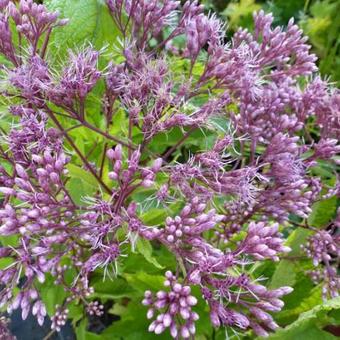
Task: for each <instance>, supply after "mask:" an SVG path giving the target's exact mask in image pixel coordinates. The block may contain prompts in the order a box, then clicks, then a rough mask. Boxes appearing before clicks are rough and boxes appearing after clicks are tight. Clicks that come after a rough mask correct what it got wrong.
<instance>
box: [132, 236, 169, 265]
mask: <svg viewBox="0 0 340 340" xmlns="http://www.w3.org/2000/svg"><path fill="white" fill-rule="evenodd" d="M136 247H137V250H138V252H139V253H140V254H142V255H143V256H144V257H145V259H146V260H147V261H148V262H150V263H152V264H153V265H154V266H155V267H157V268H159V269H162V268H164V267H163V266H162V265H160V264H159V263H158V261H157V260H156V259H155V258H154V257H153V256H152V246H151V243H150V242H149V241H148V240H145V239H143V238H139V239H138V241H137V244H136Z"/></svg>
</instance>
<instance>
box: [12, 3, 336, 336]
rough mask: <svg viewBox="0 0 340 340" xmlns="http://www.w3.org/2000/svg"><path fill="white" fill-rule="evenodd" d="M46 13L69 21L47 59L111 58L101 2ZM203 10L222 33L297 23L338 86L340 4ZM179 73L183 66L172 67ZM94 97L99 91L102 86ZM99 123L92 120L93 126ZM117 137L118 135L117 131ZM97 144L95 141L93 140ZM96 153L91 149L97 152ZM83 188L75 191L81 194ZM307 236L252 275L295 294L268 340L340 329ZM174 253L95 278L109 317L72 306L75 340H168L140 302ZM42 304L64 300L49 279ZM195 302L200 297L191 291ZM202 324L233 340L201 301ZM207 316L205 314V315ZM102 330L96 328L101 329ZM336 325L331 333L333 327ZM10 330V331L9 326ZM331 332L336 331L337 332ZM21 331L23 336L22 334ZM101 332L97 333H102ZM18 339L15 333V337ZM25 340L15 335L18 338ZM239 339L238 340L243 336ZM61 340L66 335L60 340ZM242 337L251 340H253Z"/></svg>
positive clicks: (323, 212) (327, 174)
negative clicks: (80, 51)
mask: <svg viewBox="0 0 340 340" xmlns="http://www.w3.org/2000/svg"><path fill="white" fill-rule="evenodd" d="M43 2H44V4H46V5H47V6H48V7H49V8H50V9H53V10H59V11H60V13H61V16H62V17H66V18H69V19H70V23H69V25H67V26H66V27H63V28H62V29H59V30H56V32H55V33H54V35H53V40H52V41H53V45H52V52H50V57H51V58H55V60H56V62H57V60H59V59H62V58H63V56H64V55H65V53H66V51H67V48H73V47H75V46H79V45H82V44H83V43H84V42H90V43H92V44H93V46H94V47H95V48H96V49H101V48H103V47H104V46H106V49H107V50H106V51H107V55H109V54H112V53H113V54H114V53H115V50H114V44H115V43H116V42H117V32H116V31H115V30H114V27H113V25H112V22H111V18H110V16H109V14H108V12H107V9H106V7H105V5H104V2H103V1H101V0H46V1H43ZM202 3H204V5H205V6H206V10H207V12H208V11H214V12H216V13H217V15H218V16H220V17H221V18H224V19H225V20H226V21H227V23H228V32H227V35H228V36H230V35H231V33H232V32H233V31H234V30H236V29H237V27H239V26H242V27H247V28H249V29H251V28H252V27H251V25H252V19H251V18H252V12H253V11H255V10H259V9H261V8H262V9H264V10H265V11H266V12H269V11H270V12H273V14H274V17H275V20H276V21H275V24H277V25H286V24H287V22H288V20H289V18H290V17H294V18H295V19H296V21H297V22H298V24H299V26H300V27H301V28H302V29H303V30H304V32H305V33H306V34H307V35H308V36H309V38H310V43H311V44H312V46H313V50H314V52H315V53H316V54H317V55H318V57H319V67H320V71H321V74H322V76H323V77H327V78H328V77H329V80H330V81H331V82H333V83H334V84H335V85H336V86H338V87H339V86H340V34H339V32H340V1H337V0H325V1H309V0H306V1H305V0H277V1H254V0H241V1H225V0H203V1H202ZM176 67H183V65H176ZM95 91H100V88H98V89H96V90H95ZM99 105H100V103H97V102H96V100H95V96H93V102H92V103H91V106H90V108H91V109H92V110H93V112H95V111H96V110H97V109H98V106H99ZM94 123H96V122H94ZM114 128H115V129H117V130H119V129H122V130H123V129H126V128H127V127H126V126H124V124H123V120H122V121H119V116H118V117H117V121H116V124H115V127H114ZM116 133H119V131H116ZM73 137H74V138H75V140H76V141H77V139H78V141H77V143H78V144H82V145H83V148H84V150H85V151H86V149H88V148H89V147H90V146H91V145H93V144H94V143H97V144H98V143H101V141H100V140H99V139H96V140H93V138H94V137H93V135H86V131H85V130H84V131H81V130H80V131H79V130H78V131H77V133H76V134H74V136H73ZM197 137H199V136H196V135H193V136H192V137H191V138H189V139H188V141H187V142H186V145H185V148H184V152H185V149H187V150H190V148H195V147H197V143H198V142H197V141H198V140H199V139H198V138H197ZM96 138H98V137H97V136H96ZM176 139H177V135H176V131H174V132H172V133H171V134H170V135H168V136H161V137H160V138H159V140H158V141H157V148H158V151H162V150H159V148H164V149H165V148H166V147H167V144H172V143H173V140H176ZM94 152H95V151H94ZM69 170H70V172H71V174H72V173H73V174H74V175H76V176H77V177H78V179H77V182H73V183H70V188H69V189H70V191H71V192H73V193H74V195H76V196H78V197H79V199H80V197H81V196H83V195H84V194H86V193H88V192H89V191H91V185H92V182H91V181H92V179H91V177H88V176H84V173H82V172H81V171H82V169H81V168H78V167H77V166H73V167H71V168H70V169H69ZM318 171H320V173H321V174H322V176H323V178H324V180H325V181H329V182H330V183H331V182H333V181H334V179H335V178H334V174H333V173H332V172H331V171H330V170H329V169H327V167H323V166H322V165H321V166H320V168H319V170H318ZM79 188H80V189H79ZM135 199H136V200H138V199H139V200H141V201H142V200H143V199H144V196H143V193H139V197H135ZM337 206H339V202H338V201H337V199H336V198H331V199H329V200H326V201H323V202H320V203H318V204H317V205H315V207H314V212H313V214H312V216H311V217H310V220H309V221H308V222H309V224H310V225H313V226H315V227H320V228H321V227H322V226H324V225H326V224H327V223H328V222H329V220H331V219H332V218H333V217H334V215H335V212H336V208H337ZM161 213H162V212H161V211H157V209H153V210H151V212H148V214H147V215H146V216H145V220H146V221H148V222H153V223H157V220H162V219H163V218H164V216H162V215H161ZM307 237H308V231H307V230H303V229H297V230H295V231H293V232H292V233H291V235H290V237H289V238H288V241H287V244H288V245H289V246H290V247H291V248H292V249H293V251H292V252H291V253H290V254H289V255H288V257H287V258H286V259H285V260H283V261H281V262H280V263H279V264H278V265H276V264H274V263H272V262H268V263H265V264H263V265H262V264H261V265H260V266H259V267H258V268H255V270H256V272H257V275H263V276H265V277H267V278H268V280H269V286H270V287H271V288H276V287H278V286H282V285H290V286H293V287H294V292H293V293H292V294H290V295H289V296H288V297H286V299H285V303H286V305H285V307H284V309H283V310H282V311H281V312H280V313H279V314H278V315H277V316H276V320H277V322H278V323H279V325H280V326H281V327H283V328H282V329H281V330H279V331H278V332H277V333H276V334H274V335H272V336H271V337H270V339H282V340H297V339H311V340H318V339H320V340H321V339H322V340H328V339H336V338H337V336H336V335H335V334H336V331H337V330H336V328H334V326H335V327H336V326H337V325H338V327H339V325H340V298H337V299H333V300H331V301H328V302H326V303H324V302H323V301H322V299H321V288H320V287H319V286H316V287H315V286H314V285H313V284H312V282H311V280H310V279H309V277H308V276H307V275H306V274H305V271H306V270H308V269H309V268H311V263H310V261H309V260H305V259H304V258H303V257H302V256H303V255H302V253H301V250H300V244H301V242H302V241H303V240H304V239H306V238H307ZM172 261H173V260H172V257H171V254H169V253H166V252H165V251H164V250H160V249H154V250H152V248H151V246H150V245H149V244H148V243H144V242H140V243H139V244H138V246H137V252H136V253H135V254H132V255H131V256H129V257H128V258H127V259H126V260H125V261H124V264H123V267H124V268H122V272H124V274H123V276H121V277H119V278H117V279H115V280H114V281H110V280H107V281H105V282H103V281H102V278H101V276H99V275H98V276H94V277H93V278H92V285H93V286H94V288H95V292H96V293H95V294H96V298H98V299H100V300H101V301H102V302H103V303H104V304H105V306H106V309H107V312H108V313H107V314H108V315H109V316H107V315H106V316H105V319H102V320H93V319H92V320H89V319H87V318H86V317H84V314H83V310H82V308H80V307H79V306H77V305H74V306H73V307H72V308H71V310H70V317H71V318H72V322H71V323H72V326H73V327H74V328H75V333H76V338H77V339H79V340H85V339H86V340H95V339H104V340H105V339H110V340H114V339H128V340H137V339H143V340H144V339H154V338H157V339H167V335H163V336H155V335H154V334H151V333H148V332H147V327H148V320H147V319H146V317H145V312H146V310H145V307H143V306H142V305H141V303H140V301H141V299H142V296H143V293H144V291H145V290H146V289H152V290H158V289H160V288H161V287H162V281H163V276H161V274H162V273H163V271H164V270H162V268H164V267H165V265H166V267H167V268H171V267H172V265H171V263H172ZM41 291H42V292H43V294H42V295H43V297H44V302H45V303H46V306H47V307H48V312H49V313H52V312H53V308H54V306H55V304H56V302H57V301H60V299H62V296H63V294H64V292H63V291H62V290H61V289H60V288H58V287H56V286H55V285H54V284H53V282H52V280H51V281H50V282H48V281H47V282H46V283H44V284H43V286H42V287H41ZM196 296H197V297H199V293H198V292H196ZM196 310H197V312H198V313H199V314H200V316H201V319H200V320H199V322H198V324H197V326H198V329H197V333H198V335H197V336H196V339H202V340H203V339H225V338H226V336H229V337H230V338H233V337H236V335H235V334H234V333H233V332H232V331H230V330H227V331H226V332H225V331H223V330H222V331H218V332H217V331H215V330H213V329H212V327H211V325H210V321H209V319H208V313H207V307H206V306H205V304H204V302H203V301H202V300H200V301H199V304H198V306H197V308H196ZM205 315H206V316H205ZM98 325H99V326H98ZM330 325H333V326H332V327H333V328H330ZM12 327H13V329H14V328H15V325H12ZM334 329H335V330H334ZM19 332H20V330H19ZM99 332H100V334H96V333H99ZM18 335H19V334H18ZM22 336H23V335H20V336H19V339H20V338H22V339H24V337H22ZM237 336H239V337H242V336H241V334H238V335H237ZM59 337H60V338H62V337H63V335H60V336H59ZM244 338H248V339H250V338H253V337H252V336H251V335H250V334H249V335H247V334H245V335H244Z"/></svg>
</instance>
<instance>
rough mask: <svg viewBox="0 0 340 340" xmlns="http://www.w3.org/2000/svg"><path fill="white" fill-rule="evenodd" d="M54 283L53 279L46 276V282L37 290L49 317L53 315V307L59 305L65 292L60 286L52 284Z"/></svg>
mask: <svg viewBox="0 0 340 340" xmlns="http://www.w3.org/2000/svg"><path fill="white" fill-rule="evenodd" d="M54 281H55V278H53V277H52V276H50V275H49V276H47V275H46V281H45V282H44V283H43V284H40V285H39V288H38V291H39V293H40V296H41V299H42V301H43V302H44V304H45V306H46V310H47V313H48V315H49V316H52V315H53V314H54V312H55V306H56V305H61V304H62V302H63V300H64V299H65V297H66V292H65V291H64V289H63V288H62V286H59V285H56V284H54Z"/></svg>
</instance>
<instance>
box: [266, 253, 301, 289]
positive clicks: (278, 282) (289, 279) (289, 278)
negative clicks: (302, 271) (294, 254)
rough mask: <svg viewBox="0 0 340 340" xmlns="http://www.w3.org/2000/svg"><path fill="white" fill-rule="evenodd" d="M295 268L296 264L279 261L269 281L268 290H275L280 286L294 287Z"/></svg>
mask: <svg viewBox="0 0 340 340" xmlns="http://www.w3.org/2000/svg"><path fill="white" fill-rule="evenodd" d="M295 266H296V264H295V263H294V262H292V261H289V260H281V261H280V262H279V264H278V265H277V268H276V270H275V272H274V275H273V277H272V279H271V281H270V288H271V289H275V288H279V287H282V286H290V287H292V286H294V284H295V282H296V271H295Z"/></svg>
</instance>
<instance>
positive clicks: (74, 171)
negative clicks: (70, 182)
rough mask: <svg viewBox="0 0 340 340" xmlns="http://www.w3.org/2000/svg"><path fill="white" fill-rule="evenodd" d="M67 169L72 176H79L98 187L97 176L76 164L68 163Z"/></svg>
mask: <svg viewBox="0 0 340 340" xmlns="http://www.w3.org/2000/svg"><path fill="white" fill-rule="evenodd" d="M67 169H68V171H69V174H70V175H71V177H75V178H79V179H81V180H82V181H84V182H85V183H87V184H88V185H90V186H92V187H94V188H98V182H97V180H96V178H95V177H94V176H93V175H92V174H91V173H90V172H88V171H86V170H84V169H82V168H80V167H79V166H77V165H74V164H68V165H67Z"/></svg>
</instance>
